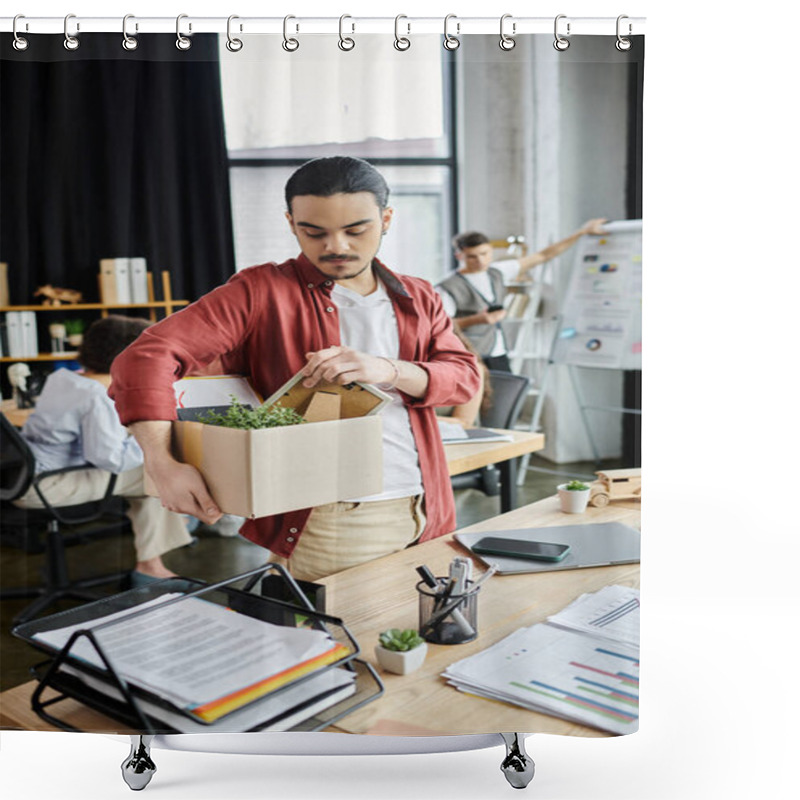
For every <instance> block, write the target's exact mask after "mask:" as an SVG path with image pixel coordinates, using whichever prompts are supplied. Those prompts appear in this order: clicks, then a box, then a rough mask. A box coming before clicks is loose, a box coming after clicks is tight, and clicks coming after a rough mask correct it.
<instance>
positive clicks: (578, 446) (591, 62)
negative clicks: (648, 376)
mask: <svg viewBox="0 0 800 800" xmlns="http://www.w3.org/2000/svg"><path fill="white" fill-rule="evenodd" d="M459 53H460V56H459V58H460V64H459V98H460V101H461V102H460V109H461V119H462V121H461V126H460V130H459V145H460V147H459V150H460V152H459V163H460V175H461V183H462V196H461V220H460V228H461V229H462V230H463V229H467V228H474V229H477V230H480V231H483V232H484V233H486V234H487V235H489V236H491V237H493V238H494V237H503V236H507V235H511V234H519V233H523V234H524V235H525V237H526V240H527V242H528V245H529V247H530V248H531V249H533V250H538V249H541V248H543V247H546V246H547V245H549V244H552V243H553V242H556V241H558V240H560V239H562V238H564V237H565V236H567V235H569V234H570V233H572V232H573V231H575V230H577V229H578V228H579V227H580V226H581V225H582V224H583V223H584V222H585V221H586V220H587V219H590V218H592V217H607V218H609V219H621V218H624V217H625V181H626V159H627V146H628V142H627V119H628V108H627V106H628V80H627V70H626V69H625V67H624V66H623V65H622V64H621V63H620V59H619V58H616V59H615V55H617V56H618V55H619V54H618V53H617V51H616V50H615V49H614V48H613V46H611V47H609V40H608V38H607V37H606V38H594V37H581V38H580V39H579V40H575V41H573V43H572V46H571V47H570V48H569V50H567V51H566V52H561V53H559V52H556V50H555V49H554V48H553V46H552V38H551V37H549V36H540V37H531V39H528V38H527V37H526V38H525V39H524V40H520V41H519V42H518V44H517V46H516V47H515V48H514V50H512V51H510V52H503V51H501V50H500V49H499V47H498V45H497V37H492V36H485V37H469V39H466V37H465V41H464V42H463V43H462V46H461V48H460V51H459ZM573 252H574V251H567V252H566V253H565V254H564V255H563V256H561V257H560V258H559V259H557V260H555V261H554V262H552V264H553V268H552V270H551V273H552V286H551V287H550V291H549V292H548V293H547V294H546V300H545V303H544V307H543V313H544V314H546V315H551V314H553V313H556V311H557V309H558V300H559V298H560V297H561V295H562V294H563V292H564V291H565V289H566V285H567V279H568V276H569V269H570V267H571V265H572V261H571V255H572V253H573ZM578 374H579V376H580V379H581V386H582V388H583V392H584V394H585V395H586V396H588V397H590V398H591V402H592V403H593V404H600V405H616V406H619V405H622V373H621V372H618V371H612V370H609V371H605V370H580V371H579V373H578ZM589 414H590V419H591V421H592V432H593V435H594V438H595V441H596V443H597V445H598V449H599V451H600V455H601V457H603V458H613V457H615V456H619V455H620V453H621V449H622V441H621V440H622V424H621V416H620V415H619V414H615V413H607V412H589ZM542 424H543V427H544V431H545V435H546V439H547V447H546V449H545V450H544V452H543V453H542V454H543V455H544V456H545V457H547V458H549V459H551V460H552V461H554V462H556V463H568V462H571V461H576V460H583V459H590V458H591V457H592V451H591V448H590V446H589V442H588V439H587V437H586V434H585V432H584V429H583V425H582V422H581V420H580V416H579V411H578V406H577V403H576V401H575V397H574V392H573V390H572V386H571V383H570V381H569V376H568V374H567V371H566V368H564V367H556V368H554V370H553V372H552V373H551V379H550V389H549V391H548V397H547V400H546V402H545V408H544V413H543V417H542Z"/></svg>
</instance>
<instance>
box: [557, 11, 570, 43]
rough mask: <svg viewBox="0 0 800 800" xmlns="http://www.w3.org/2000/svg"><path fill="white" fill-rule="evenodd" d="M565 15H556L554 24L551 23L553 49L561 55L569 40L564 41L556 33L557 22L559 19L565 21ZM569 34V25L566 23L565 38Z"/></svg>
mask: <svg viewBox="0 0 800 800" xmlns="http://www.w3.org/2000/svg"><path fill="white" fill-rule="evenodd" d="M566 18H567V15H566V14H558V15H557V16H556V19H555V22H554V23H553V31H554V35H555V37H556V38H555V41H554V42H553V47H555V49H556V50H558V52H559V53H563V52H564V50H566V49H567V48H568V47H569V39H566V38H565V37H563V36H562V35H561V34H560V33H559V32H558V21H559V20H560V19H566ZM569 34H570V24H569V22H567V36H569Z"/></svg>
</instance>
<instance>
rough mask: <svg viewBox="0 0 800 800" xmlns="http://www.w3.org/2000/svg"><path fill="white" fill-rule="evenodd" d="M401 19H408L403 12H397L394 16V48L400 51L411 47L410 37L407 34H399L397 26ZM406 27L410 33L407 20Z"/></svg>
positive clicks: (409, 25)
mask: <svg viewBox="0 0 800 800" xmlns="http://www.w3.org/2000/svg"><path fill="white" fill-rule="evenodd" d="M401 19H408V17H407V16H406V15H405V14H398V15H397V16H396V17H395V18H394V49H395V50H399V51H400V52H401V53H402V52H404V51H406V50H408V48H409V47H411V39H409V38H408V36H400V34H399V32H398V27H399V23H400V20H401ZM406 27H407V28H408V34H409V35H410V34H411V23H409V22H407V23H406Z"/></svg>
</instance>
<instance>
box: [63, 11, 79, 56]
mask: <svg viewBox="0 0 800 800" xmlns="http://www.w3.org/2000/svg"><path fill="white" fill-rule="evenodd" d="M75 18H76V17H75V15H74V14H67V16H66V17H64V49H65V50H77V49H78V48H79V47H80V46H81V43H80V41H79V40H78V37H77V36H70V33H69V21H70V20H71V19H75ZM80 29H81V25H80V23H79V22H78V23H76V24H75V32H76V33H77V32H78V31H80Z"/></svg>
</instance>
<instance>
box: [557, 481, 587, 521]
mask: <svg viewBox="0 0 800 800" xmlns="http://www.w3.org/2000/svg"><path fill="white" fill-rule="evenodd" d="M590 493H591V487H590V486H589V485H588V484H586V483H584V482H583V481H570V482H569V483H562V484H561V485H560V486H559V487H558V499H559V501H560V502H561V510H562V511H563V512H564V513H565V514H582V513H583V512H584V511H586V505H587V503H588V502H589V494H590Z"/></svg>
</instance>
